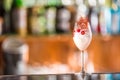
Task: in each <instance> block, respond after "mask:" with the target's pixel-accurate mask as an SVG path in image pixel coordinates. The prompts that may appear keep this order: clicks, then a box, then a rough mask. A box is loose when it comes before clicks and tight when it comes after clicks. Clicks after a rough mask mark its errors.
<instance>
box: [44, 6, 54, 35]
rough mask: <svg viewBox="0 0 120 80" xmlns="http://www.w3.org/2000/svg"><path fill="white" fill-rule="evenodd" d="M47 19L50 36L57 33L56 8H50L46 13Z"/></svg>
mask: <svg viewBox="0 0 120 80" xmlns="http://www.w3.org/2000/svg"><path fill="white" fill-rule="evenodd" d="M46 18H47V25H46V27H47V31H48V33H49V34H55V33H56V27H55V26H56V25H55V23H56V7H55V6H49V7H48V8H47V11H46Z"/></svg>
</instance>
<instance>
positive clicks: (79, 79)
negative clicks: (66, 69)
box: [75, 72, 90, 80]
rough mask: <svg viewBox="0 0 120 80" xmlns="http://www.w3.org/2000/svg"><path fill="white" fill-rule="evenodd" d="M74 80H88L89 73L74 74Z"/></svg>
mask: <svg viewBox="0 0 120 80" xmlns="http://www.w3.org/2000/svg"><path fill="white" fill-rule="evenodd" d="M75 77H76V80H90V74H89V73H83V72H80V73H76V74H75Z"/></svg>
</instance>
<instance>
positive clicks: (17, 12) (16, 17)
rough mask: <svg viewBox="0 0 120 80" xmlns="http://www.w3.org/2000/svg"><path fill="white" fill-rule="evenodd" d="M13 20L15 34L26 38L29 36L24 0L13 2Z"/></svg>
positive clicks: (14, 0)
mask: <svg viewBox="0 0 120 80" xmlns="http://www.w3.org/2000/svg"><path fill="white" fill-rule="evenodd" d="M11 20H12V22H11V26H12V31H13V33H16V34H18V35H20V36H25V35H26V34H27V9H26V7H25V6H24V1H23V0H13V4H12V9H11Z"/></svg>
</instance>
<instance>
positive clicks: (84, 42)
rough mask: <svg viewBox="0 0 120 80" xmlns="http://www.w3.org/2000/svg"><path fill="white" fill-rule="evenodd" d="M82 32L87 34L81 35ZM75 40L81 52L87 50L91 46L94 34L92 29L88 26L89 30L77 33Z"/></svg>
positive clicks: (75, 33)
mask: <svg viewBox="0 0 120 80" xmlns="http://www.w3.org/2000/svg"><path fill="white" fill-rule="evenodd" d="M82 31H85V32H84V33H83V34H82V33H81V32H82ZM73 40H74V43H75V45H76V46H77V47H78V48H79V49H80V50H85V49H86V48H87V47H88V46H89V44H90V42H91V40H92V32H91V29H90V25H89V24H88V28H87V29H82V30H81V31H80V32H77V31H75V32H74V36H73Z"/></svg>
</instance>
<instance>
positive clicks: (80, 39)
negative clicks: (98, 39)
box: [73, 16, 92, 80]
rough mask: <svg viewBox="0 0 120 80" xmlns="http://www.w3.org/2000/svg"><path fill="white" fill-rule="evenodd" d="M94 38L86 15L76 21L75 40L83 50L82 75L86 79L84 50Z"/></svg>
mask: <svg viewBox="0 0 120 80" xmlns="http://www.w3.org/2000/svg"><path fill="white" fill-rule="evenodd" d="M91 40H92V32H91V28H90V25H89V22H88V19H87V18H86V17H82V16H81V17H80V18H79V19H78V20H76V22H75V26H74V30H73V41H74V43H75V45H76V46H77V48H78V49H79V50H80V51H81V75H82V76H81V77H82V79H83V80H84V77H85V75H86V72H85V69H84V51H85V50H86V49H87V47H88V46H89V44H90V42H91Z"/></svg>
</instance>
